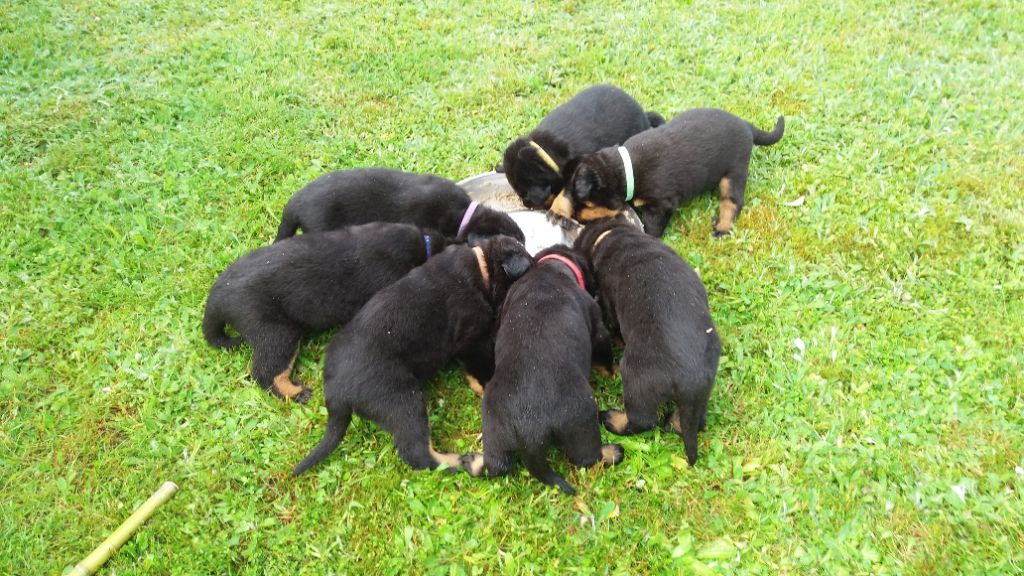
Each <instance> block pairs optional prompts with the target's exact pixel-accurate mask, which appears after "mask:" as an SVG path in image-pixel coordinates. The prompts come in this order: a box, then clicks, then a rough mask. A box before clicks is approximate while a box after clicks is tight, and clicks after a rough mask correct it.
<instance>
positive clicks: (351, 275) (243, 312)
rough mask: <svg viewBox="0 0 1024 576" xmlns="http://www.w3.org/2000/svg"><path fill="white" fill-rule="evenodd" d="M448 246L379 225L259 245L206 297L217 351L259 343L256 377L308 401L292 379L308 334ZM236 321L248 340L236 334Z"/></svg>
mask: <svg viewBox="0 0 1024 576" xmlns="http://www.w3.org/2000/svg"><path fill="white" fill-rule="evenodd" d="M444 247H445V238H444V236H442V235H441V234H440V233H438V232H434V231H425V230H421V229H419V228H417V227H415V226H410V225H408V224H386V223H373V224H365V225H363V226H352V227H350V228H344V229H342V230H335V231H331V232H323V233H319V234H303V235H301V236H297V237H295V238H289V239H288V240H285V241H282V242H278V243H276V244H272V245H270V246H264V247H263V248H257V249H256V250H253V251H252V252H249V253H248V254H246V255H245V256H242V257H241V258H239V259H238V260H236V261H235V262H234V263H233V264H232V265H231V266H228V268H227V269H226V270H224V272H222V273H221V275H220V276H218V277H217V281H216V282H214V284H213V288H212V289H211V290H210V295H209V297H208V298H207V299H206V314H205V316H204V317H203V335H204V336H205V337H206V341H207V342H209V343H210V345H211V346H213V347H215V348H231V347H234V346H238V345H239V344H240V343H241V341H242V339H243V338H244V339H245V340H246V341H247V342H248V343H249V345H250V346H252V376H253V378H255V379H256V381H257V382H258V383H259V384H260V386H262V387H263V388H265V389H268V390H270V391H271V392H272V393H274V394H276V395H277V396H280V397H282V398H290V399H292V400H295V401H297V402H302V403H305V402H306V400H307V399H308V398H309V389H308V388H306V387H304V386H302V385H301V384H298V383H296V382H294V381H293V380H292V379H291V372H292V366H293V365H294V363H295V357H296V355H297V354H298V351H299V340H300V339H301V338H302V336H303V335H304V334H307V333H309V332H313V331H320V330H327V329H329V328H335V327H337V326H340V325H342V324H345V323H346V322H348V321H349V320H351V319H352V317H353V316H354V315H355V314H356V312H358V311H359V309H360V308H362V306H363V304H365V303H366V302H367V301H368V300H369V299H370V297H372V296H373V295H374V294H375V293H376V292H377V291H378V290H380V289H381V288H384V287H385V286H387V285H388V284H391V283H392V282H394V281H396V280H398V279H399V278H401V277H403V276H405V275H406V274H407V273H408V272H409V271H410V270H412V269H413V268H415V267H417V266H419V265H420V264H423V263H424V262H426V261H427V259H428V258H429V257H430V256H432V255H433V254H437V253H439V252H441V251H442V250H443V249H444ZM225 324H231V326H233V327H234V328H235V330H237V331H238V333H239V334H241V337H234V338H232V337H229V336H228V335H227V334H226V333H225V332H224V325H225Z"/></svg>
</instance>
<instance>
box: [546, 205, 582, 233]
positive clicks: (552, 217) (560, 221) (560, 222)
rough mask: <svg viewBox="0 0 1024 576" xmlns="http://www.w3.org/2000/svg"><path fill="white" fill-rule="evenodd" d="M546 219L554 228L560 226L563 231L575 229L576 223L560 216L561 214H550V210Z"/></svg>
mask: <svg viewBox="0 0 1024 576" xmlns="http://www.w3.org/2000/svg"><path fill="white" fill-rule="evenodd" d="M547 217H548V222H551V223H552V224H554V225H556V226H561V227H562V229H564V230H572V229H574V228H576V223H575V222H573V221H572V219H570V218H566V217H565V216H562V215H561V214H556V213H555V212H552V211H551V210H548V213H547Z"/></svg>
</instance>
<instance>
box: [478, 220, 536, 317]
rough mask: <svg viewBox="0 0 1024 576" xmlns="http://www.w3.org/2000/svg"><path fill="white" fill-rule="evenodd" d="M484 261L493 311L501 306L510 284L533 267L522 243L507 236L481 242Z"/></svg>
mask: <svg viewBox="0 0 1024 576" xmlns="http://www.w3.org/2000/svg"><path fill="white" fill-rule="evenodd" d="M480 247H481V248H482V249H483V251H484V259H485V260H486V261H487V269H488V272H489V274H490V277H491V283H490V291H491V303H492V304H493V305H494V307H495V309H497V308H498V307H499V306H501V303H502V302H503V301H504V300H505V295H506V294H507V293H508V289H509V288H510V287H511V286H512V283H513V282H515V281H516V280H518V279H519V278H521V277H522V276H523V274H526V271H527V270H529V269H530V266H532V265H533V258H531V257H530V253H529V252H527V251H526V247H525V246H523V243H522V242H520V241H519V240H516V239H515V238H511V237H509V236H495V237H494V238H490V239H488V240H484V241H483V242H481V244H480Z"/></svg>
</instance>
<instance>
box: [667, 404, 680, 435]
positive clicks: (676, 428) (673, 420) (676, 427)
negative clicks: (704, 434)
mask: <svg viewBox="0 0 1024 576" xmlns="http://www.w3.org/2000/svg"><path fill="white" fill-rule="evenodd" d="M668 426H669V428H671V429H672V431H673V432H675V433H676V434H682V433H683V424H682V422H680V421H679V409H678V408H676V409H675V411H674V412H672V416H671V417H670V418H669V419H668Z"/></svg>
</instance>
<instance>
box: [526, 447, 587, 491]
mask: <svg viewBox="0 0 1024 576" xmlns="http://www.w3.org/2000/svg"><path fill="white" fill-rule="evenodd" d="M546 453H547V450H546V449H543V450H539V451H537V452H532V453H528V454H524V455H523V463H524V464H526V469H527V470H529V471H530V474H532V475H533V477H534V478H536V479H537V480H540V481H541V482H543V483H545V484H547V485H548V486H557V487H558V489H559V490H561V491H562V492H565V493H566V494H568V495H569V496H572V495H574V494H576V489H575V488H573V487H572V486H571V485H570V484H569V483H568V482H566V481H565V478H563V477H562V475H561V474H559V473H558V472H555V471H554V470H552V469H551V466H550V465H549V464H548V457H547V454H546Z"/></svg>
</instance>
